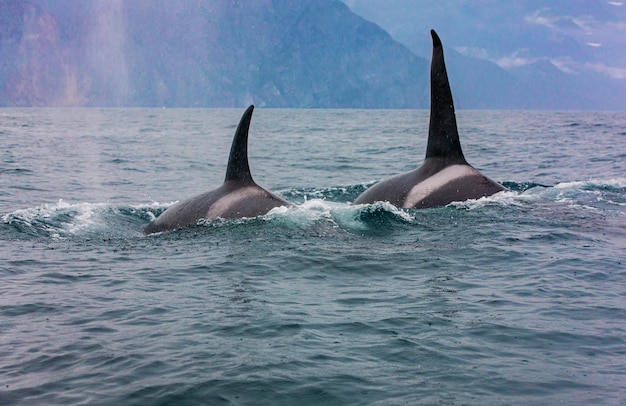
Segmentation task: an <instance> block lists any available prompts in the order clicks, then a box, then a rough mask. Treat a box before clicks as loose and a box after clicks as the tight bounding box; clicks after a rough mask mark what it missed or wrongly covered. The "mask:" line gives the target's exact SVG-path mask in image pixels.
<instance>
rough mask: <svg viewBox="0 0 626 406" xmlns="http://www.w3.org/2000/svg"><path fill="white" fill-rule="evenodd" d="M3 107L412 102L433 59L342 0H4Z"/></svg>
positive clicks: (416, 102)
mask: <svg viewBox="0 0 626 406" xmlns="http://www.w3.org/2000/svg"><path fill="white" fill-rule="evenodd" d="M0 60H1V61H2V62H0V63H1V65H0V92H1V93H0V105H4V106H184V107H186V106H208V107H212V106H223V107H230V106H233V107H234V106H237V107H240V106H244V105H247V104H250V103H254V104H257V105H259V106H267V107H328V108H334V107H348V108H410V107H426V106H428V103H429V100H428V82H427V79H428V76H427V75H428V66H429V62H428V60H426V59H424V58H420V57H417V56H415V55H414V54H413V53H412V52H410V51H409V50H408V49H407V48H406V47H405V46H403V45H401V44H400V43H398V42H397V41H395V40H393V39H392V38H391V37H390V36H389V34H387V33H386V32H385V31H384V30H382V29H381V28H380V27H378V26H377V25H375V24H374V23H371V22H368V21H366V20H364V19H363V18H362V17H359V16H357V15H356V14H354V13H352V12H351V11H350V10H349V9H348V7H347V6H346V5H345V4H343V3H342V2H340V1H335V0H258V1H254V2H240V1H235V0H211V1H208V0H205V1H202V0H189V1H185V2H174V1H169V0H134V1H123V0H94V1H89V2H84V1H80V0H30V1H20V0H0Z"/></svg>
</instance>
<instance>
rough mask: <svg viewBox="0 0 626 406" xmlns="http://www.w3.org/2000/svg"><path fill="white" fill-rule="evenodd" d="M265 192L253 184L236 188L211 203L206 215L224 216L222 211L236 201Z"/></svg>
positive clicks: (209, 216) (212, 216) (264, 193)
mask: <svg viewBox="0 0 626 406" xmlns="http://www.w3.org/2000/svg"><path fill="white" fill-rule="evenodd" d="M266 194H267V192H266V191H265V190H263V189H261V188H258V187H253V186H251V187H244V188H241V189H237V190H235V191H234V192H231V193H229V194H227V195H226V196H224V197H222V198H220V199H218V200H217V201H216V202H215V203H213V204H212V205H211V207H210V208H209V211H208V212H207V214H206V217H207V218H217V217H224V213H227V212H228V210H229V209H230V208H231V207H232V206H234V205H235V204H237V203H238V202H240V201H242V200H244V199H248V198H250V197H254V196H265V195H266Z"/></svg>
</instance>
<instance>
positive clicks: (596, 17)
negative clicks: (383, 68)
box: [344, 0, 626, 79]
mask: <svg viewBox="0 0 626 406" xmlns="http://www.w3.org/2000/svg"><path fill="white" fill-rule="evenodd" d="M344 2H345V3H346V4H347V5H348V6H349V7H350V8H351V9H352V10H353V11H354V12H356V13H357V14H360V15H362V16H363V17H365V18H366V19H369V20H371V21H374V22H375V23H377V24H379V25H380V26H382V27H383V28H384V29H386V30H387V31H388V32H389V33H390V34H391V35H392V36H393V37H394V38H396V39H397V40H398V41H400V42H402V43H404V44H405V45H407V46H408V47H409V48H411V49H412V50H414V51H415V52H417V53H419V54H421V55H422V56H427V55H428V54H429V42H428V29H430V28H435V29H436V30H437V31H438V32H439V33H440V35H441V37H442V40H443V41H444V44H447V46H449V47H452V48H454V49H456V50H457V51H459V52H461V53H463V54H465V55H469V56H474V57H477V58H481V59H487V60H490V61H492V62H495V63H497V64H498V65H500V66H501V67H503V68H511V67H518V66H523V65H526V64H530V63H533V62H537V61H541V60H546V61H549V62H551V63H552V64H553V65H555V66H556V67H558V68H559V69H561V70H562V71H564V72H568V73H570V72H585V71H594V72H597V73H601V74H603V75H606V76H609V77H612V78H616V79H626V5H625V4H624V2H623V1H597V0H582V1H581V0H567V1H565V0H552V1H533V0H525V1H522V0H507V1H504V0H485V1H470V0H439V1H436V2H429V1H420V0H344Z"/></svg>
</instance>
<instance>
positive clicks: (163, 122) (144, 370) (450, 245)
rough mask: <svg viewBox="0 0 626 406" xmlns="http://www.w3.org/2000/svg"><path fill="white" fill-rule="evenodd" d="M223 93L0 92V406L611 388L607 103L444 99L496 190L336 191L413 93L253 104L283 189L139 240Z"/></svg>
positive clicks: (370, 175) (270, 175)
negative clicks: (58, 99) (167, 101)
mask: <svg viewBox="0 0 626 406" xmlns="http://www.w3.org/2000/svg"><path fill="white" fill-rule="evenodd" d="M242 112H243V109H241V110H238V109H233V110H230V109H228V110H211V109H209V110H206V109H205V110H202V109H199V110H192V109H189V110H184V109H180V110H159V109H152V110H143V109H126V110H97V109H86V110H63V109H62V110H55V109H45V110H38V109H29V110H19V109H15V110H14V109H5V110H0V140H1V142H2V145H3V148H2V151H1V154H2V155H1V156H0V218H1V221H0V250H1V251H0V252H1V253H2V255H1V257H0V281H1V283H0V384H1V386H0V404H2V405H12V404H16V405H17V404H19V405H40V404H64V405H67V404H124V405H132V404H138V405H151V404H158V405H167V404H176V405H183V404H211V405H213V404H235V405H249V404H299V405H304V404H315V405H318V404H337V405H347V404H355V405H362V404H377V405H378V404H380V405H386V404H394V405H395V404H451V405H452V404H481V405H484V404H537V405H544V404H557V403H560V404H580V405H583V404H584V405H587V404H620V403H621V402H622V401H623V400H622V399H623V398H624V397H625V396H626V390H625V389H624V388H625V385H624V382H626V367H625V365H626V322H625V320H626V267H625V265H624V260H625V259H626V258H625V257H626V254H625V252H626V176H625V175H624V174H625V173H626V142H625V141H626V114H624V113H560V112H484V111H461V112H459V113H458V121H459V127H460V133H461V142H462V144H463V147H464V152H465V156H466V158H467V159H468V161H469V162H470V163H471V164H473V165H474V166H476V167H477V168H479V169H480V170H482V171H483V172H484V173H485V174H486V175H488V176H489V177H491V178H492V179H495V180H497V181H499V182H503V183H504V184H505V185H506V186H507V187H509V188H510V189H511V191H509V192H504V193H501V194H498V195H495V196H492V197H490V198H486V199H481V200H477V201H469V202H460V203H453V204H451V205H449V206H448V207H443V208H437V209H429V210H422V211H416V210H399V209H396V208H394V207H391V206H390V205H388V204H384V203H377V204H374V205H365V206H352V205H351V204H350V202H351V201H352V200H353V199H354V198H356V196H358V195H359V193H361V192H362V191H363V190H365V188H366V187H367V186H369V185H370V184H372V183H373V182H375V181H377V180H380V179H381V178H383V177H387V176H390V175H393V174H396V173H400V172H403V171H407V170H410V169H412V168H414V167H416V166H417V165H419V164H420V162H421V160H422V158H423V154H424V151H425V146H426V134H427V126H428V112H426V111H358V110H268V109H262V108H261V109H257V110H256V111H255V115H254V117H253V122H252V127H251V131H250V148H249V152H250V165H251V169H252V173H253V175H254V177H255V180H256V181H257V183H259V184H260V185H261V186H263V187H265V188H267V189H270V190H273V191H275V192H278V193H279V194H280V195H281V196H282V197H284V198H285V199H287V200H289V201H291V202H293V203H295V204H296V206H295V207H294V208H290V209H279V210H275V211H274V212H272V213H270V214H268V215H266V216H262V217H259V218H255V219H243V220H237V221H223V220H217V221H209V222H205V223H203V224H199V225H198V226H196V227H192V228H189V229H186V230H179V231H174V232H167V233H162V234H159V235H151V236H144V235H143V234H142V233H141V227H142V226H144V225H145V224H147V223H148V222H149V221H150V220H151V219H152V218H154V217H155V216H158V214H160V213H161V212H162V211H164V210H165V209H166V208H167V207H169V205H171V204H172V203H173V202H175V201H177V200H182V199H185V198H187V197H190V196H192V195H195V194H198V193H200V192H203V191H206V190H209V189H212V188H215V187H217V186H218V185H219V184H220V183H221V182H222V179H223V177H224V173H225V165H226V160H227V155H228V151H229V148H230V141H231V139H232V136H233V133H234V130H235V127H236V124H237V122H238V120H239V117H240V115H241V113H242Z"/></svg>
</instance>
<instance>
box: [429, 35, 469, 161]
mask: <svg viewBox="0 0 626 406" xmlns="http://www.w3.org/2000/svg"><path fill="white" fill-rule="evenodd" d="M430 34H431V36H432V37H433V58H432V61H431V65H430V126H429V128H428V146H427V147H426V158H446V159H447V160H451V161H462V162H465V158H464V156H463V150H462V149H461V141H460V140H459V130H458V129H457V126H456V116H455V114H454V103H453V102H452V91H451V90H450V82H449V81H448V73H447V72H446V64H445V61H444V59H443V46H442V44H441V40H440V39H439V36H438V35H437V33H436V32H435V30H430Z"/></svg>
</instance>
